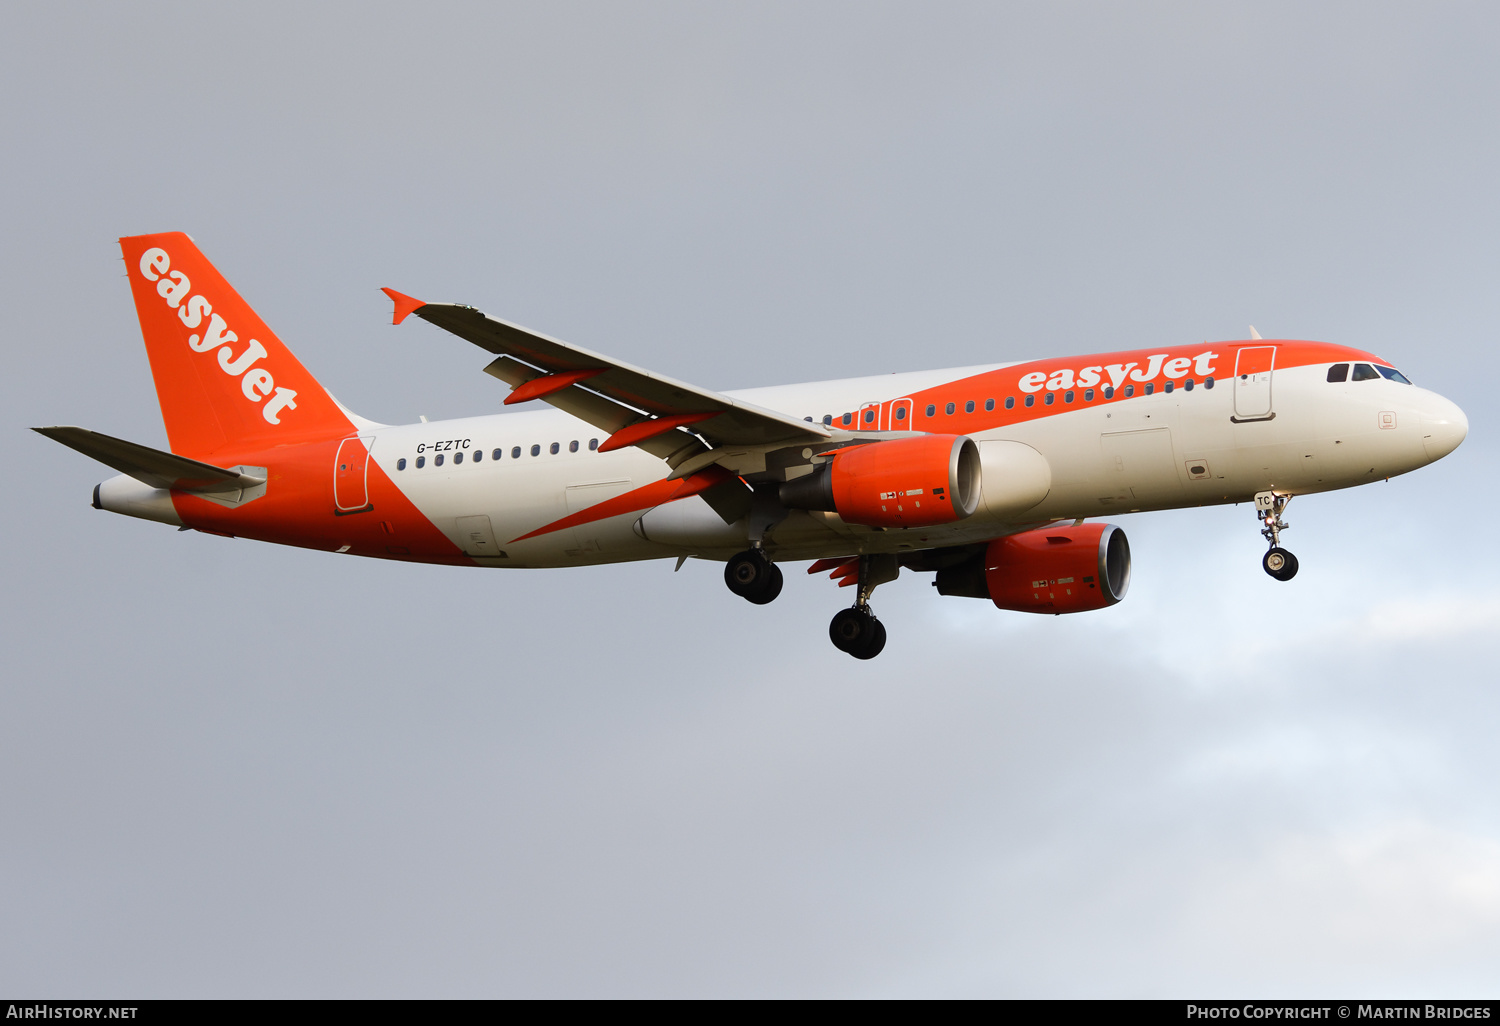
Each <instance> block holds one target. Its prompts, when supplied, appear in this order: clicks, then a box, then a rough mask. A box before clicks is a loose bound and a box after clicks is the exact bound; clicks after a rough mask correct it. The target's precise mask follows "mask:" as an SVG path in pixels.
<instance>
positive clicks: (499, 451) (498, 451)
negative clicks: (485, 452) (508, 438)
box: [490, 449, 505, 460]
mask: <svg viewBox="0 0 1500 1026" xmlns="http://www.w3.org/2000/svg"><path fill="white" fill-rule="evenodd" d="M504 455H505V450H504V449H496V450H495V451H494V452H492V453H490V459H492V460H498V459H500V458H501V457H502V456H504Z"/></svg>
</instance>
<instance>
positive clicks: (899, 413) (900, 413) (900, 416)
mask: <svg viewBox="0 0 1500 1026" xmlns="http://www.w3.org/2000/svg"><path fill="white" fill-rule="evenodd" d="M896 419H897V420H905V419H906V407H905V406H898V407H896Z"/></svg>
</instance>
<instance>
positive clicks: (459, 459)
mask: <svg viewBox="0 0 1500 1026" xmlns="http://www.w3.org/2000/svg"><path fill="white" fill-rule="evenodd" d="M463 461H464V454H463V453H461V452H456V453H454V454H453V462H454V463H462V462H463Z"/></svg>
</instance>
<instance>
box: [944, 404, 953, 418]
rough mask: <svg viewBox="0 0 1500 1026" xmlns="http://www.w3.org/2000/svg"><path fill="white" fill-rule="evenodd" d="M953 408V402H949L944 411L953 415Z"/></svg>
mask: <svg viewBox="0 0 1500 1026" xmlns="http://www.w3.org/2000/svg"><path fill="white" fill-rule="evenodd" d="M953 409H954V407H953V404H952V403H949V404H948V405H947V406H944V407H943V412H944V413H946V414H949V415H950V416H951V415H952V413H953Z"/></svg>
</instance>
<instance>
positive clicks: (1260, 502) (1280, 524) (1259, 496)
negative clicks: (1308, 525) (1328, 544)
mask: <svg viewBox="0 0 1500 1026" xmlns="http://www.w3.org/2000/svg"><path fill="white" fill-rule="evenodd" d="M1291 501H1292V497H1291V496H1290V495H1279V494H1277V493H1276V492H1257V493H1256V495H1255V513H1256V515H1257V516H1258V517H1260V519H1261V522H1262V523H1263V524H1265V526H1264V527H1262V528H1261V529H1260V533H1261V536H1262V537H1263V538H1265V540H1266V542H1267V543H1268V544H1269V545H1270V546H1271V549H1270V551H1269V552H1267V553H1266V554H1265V557H1264V558H1263V559H1261V561H1260V565H1261V566H1262V567H1263V568H1264V569H1265V571H1266V573H1268V574H1270V575H1271V576H1272V577H1274V578H1276V579H1277V580H1278V581H1290V580H1291V579H1292V578H1293V577H1296V576H1297V557H1296V556H1294V555H1292V554H1291V553H1290V552H1288V551H1287V550H1286V549H1284V548H1282V547H1281V532H1282V531H1285V530H1286V529H1287V527H1288V526H1289V525H1288V524H1287V522H1286V521H1284V520H1282V519H1281V513H1282V510H1284V509H1286V506H1287V503H1289V502H1291Z"/></svg>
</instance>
